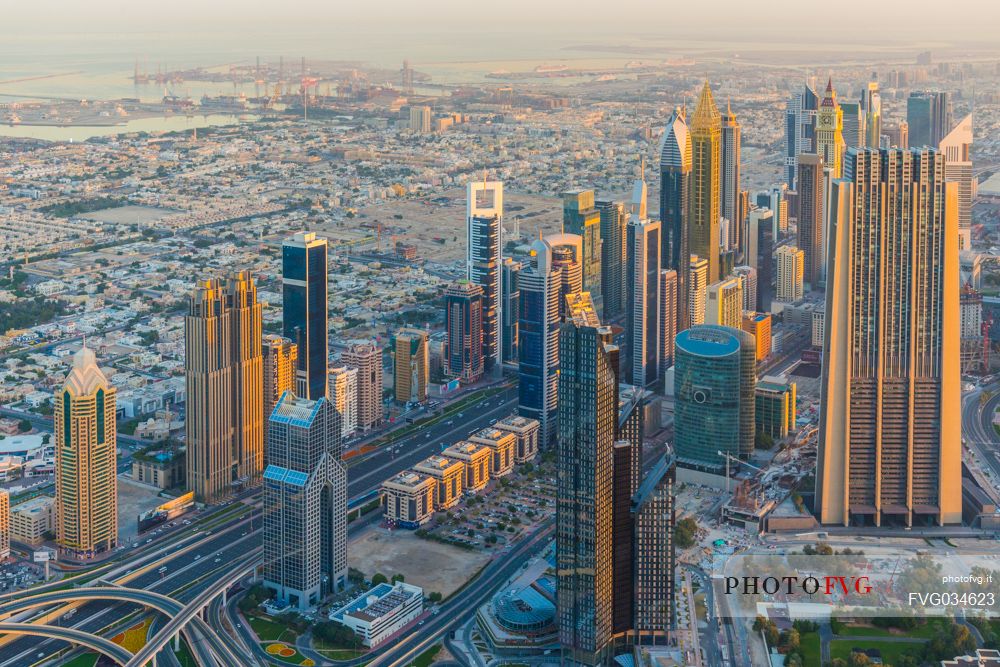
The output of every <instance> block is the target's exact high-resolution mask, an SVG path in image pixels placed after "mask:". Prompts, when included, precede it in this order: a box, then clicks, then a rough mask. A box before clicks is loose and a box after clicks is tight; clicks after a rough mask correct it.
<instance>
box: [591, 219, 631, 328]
mask: <svg viewBox="0 0 1000 667" xmlns="http://www.w3.org/2000/svg"><path fill="white" fill-rule="evenodd" d="M595 205H596V206H597V210H598V211H599V212H600V216H601V294H602V295H603V299H602V300H603V303H604V311H603V315H604V316H605V318H610V317H615V316H617V315H620V314H621V313H622V312H624V311H625V294H626V291H625V290H626V287H625V276H626V274H627V273H628V272H627V271H626V269H625V266H626V261H627V255H626V246H627V244H628V238H627V232H626V226H627V225H628V215H627V214H626V212H625V204H623V203H622V202H615V201H608V200H597V201H596V202H595Z"/></svg>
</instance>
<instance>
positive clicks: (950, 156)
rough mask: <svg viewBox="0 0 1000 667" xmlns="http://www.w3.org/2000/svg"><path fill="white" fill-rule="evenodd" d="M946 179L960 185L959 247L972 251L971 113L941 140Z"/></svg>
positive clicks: (974, 178)
mask: <svg viewBox="0 0 1000 667" xmlns="http://www.w3.org/2000/svg"><path fill="white" fill-rule="evenodd" d="M938 149H939V150H940V151H941V153H943V154H944V156H945V163H944V177H945V180H948V181H954V182H955V183H957V184H958V235H959V246H958V249H959V250H972V197H973V190H974V189H975V186H974V183H975V180H976V177H975V175H974V174H973V171H972V156H971V154H970V153H971V150H972V114H971V113H970V114H969V115H968V116H966V117H965V118H963V119H962V120H960V121H959V122H958V125H956V126H955V127H954V129H952V130H951V131H950V132H949V133H948V134H947V135H946V136H945V137H944V139H942V140H941V144H940V146H938Z"/></svg>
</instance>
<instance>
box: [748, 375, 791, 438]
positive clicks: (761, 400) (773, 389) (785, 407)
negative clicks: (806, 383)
mask: <svg viewBox="0 0 1000 667" xmlns="http://www.w3.org/2000/svg"><path fill="white" fill-rule="evenodd" d="M755 396H756V408H755V409H756V412H755V419H756V422H757V427H756V428H757V430H758V431H761V432H763V433H766V434H768V435H769V436H771V437H772V438H774V439H775V440H777V439H779V438H784V437H786V436H787V435H788V434H789V433H791V432H792V431H794V430H795V414H796V410H795V383H794V382H791V381H789V379H788V378H787V377H774V376H772V375H765V376H764V377H762V378H761V379H760V382H758V383H757V389H756V391H755Z"/></svg>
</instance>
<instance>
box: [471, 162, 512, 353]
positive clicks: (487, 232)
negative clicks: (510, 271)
mask: <svg viewBox="0 0 1000 667" xmlns="http://www.w3.org/2000/svg"><path fill="white" fill-rule="evenodd" d="M465 210H466V225H467V228H466V232H467V235H468V238H467V239H466V241H467V245H466V247H467V248H468V257H467V268H468V276H467V277H468V279H469V281H470V282H472V283H473V284H475V285H478V286H479V287H480V288H481V289H482V291H483V303H482V311H483V312H482V329H483V340H482V346H483V351H482V354H481V357H482V360H483V370H484V372H490V371H491V370H492V369H493V368H494V367H499V366H500V363H501V351H502V348H503V345H502V343H501V342H500V337H501V327H500V322H501V318H502V316H501V313H500V309H501V307H502V304H501V298H500V293H501V292H500V288H501V285H500V283H501V280H500V263H501V262H502V258H501V247H500V244H501V240H500V237H501V234H502V227H503V183H501V182H499V181H473V182H470V183H469V184H468V186H467V189H466V207H465Z"/></svg>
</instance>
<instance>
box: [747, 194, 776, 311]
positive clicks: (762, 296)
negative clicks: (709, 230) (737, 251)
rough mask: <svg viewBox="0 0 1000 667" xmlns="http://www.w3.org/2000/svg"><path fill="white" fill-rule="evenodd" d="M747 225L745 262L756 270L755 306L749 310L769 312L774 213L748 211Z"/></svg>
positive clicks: (760, 210) (772, 264) (772, 270)
mask: <svg viewBox="0 0 1000 667" xmlns="http://www.w3.org/2000/svg"><path fill="white" fill-rule="evenodd" d="M749 219H750V224H749V225H747V263H748V264H749V265H750V267H751V268H753V269H754V270H755V271H757V306H756V308H753V309H751V310H757V311H760V312H764V313H766V312H770V310H771V299H772V295H773V294H774V292H773V291H772V288H771V286H772V285H773V284H774V241H775V236H774V214H773V213H772V212H771V211H770V210H769V209H766V208H758V209H754V210H752V211H750V218H749Z"/></svg>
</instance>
